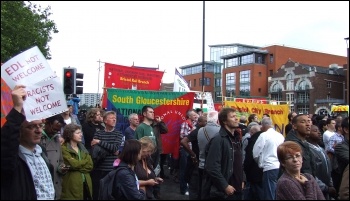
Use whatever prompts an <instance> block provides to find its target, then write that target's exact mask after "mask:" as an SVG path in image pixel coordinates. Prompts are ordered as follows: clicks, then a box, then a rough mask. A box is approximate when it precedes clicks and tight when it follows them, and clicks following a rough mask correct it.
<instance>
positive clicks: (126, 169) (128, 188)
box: [113, 139, 146, 200]
mask: <svg viewBox="0 0 350 201" xmlns="http://www.w3.org/2000/svg"><path fill="white" fill-rule="evenodd" d="M139 160H141V142H139V141H138V140H134V139H131V140H127V141H125V145H124V149H123V151H122V153H120V155H119V156H118V159H116V160H115V161H114V163H113V167H114V168H123V169H121V170H119V171H118V172H117V174H116V179H115V180H114V181H115V182H116V183H115V184H114V186H115V187H117V186H118V188H119V189H120V190H118V191H115V193H116V195H115V196H114V197H115V198H118V200H144V199H145V198H146V196H145V194H146V193H145V190H144V189H142V188H140V186H139V181H138V178H137V175H136V174H135V172H134V169H135V166H136V164H137V162H138V161H139Z"/></svg>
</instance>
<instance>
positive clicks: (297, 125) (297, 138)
mask: <svg viewBox="0 0 350 201" xmlns="http://www.w3.org/2000/svg"><path fill="white" fill-rule="evenodd" d="M292 125H293V130H294V131H295V132H290V133H289V135H287V136H286V138H285V141H293V142H296V143H298V144H299V146H300V147H301V149H302V154H303V157H302V160H303V162H302V167H301V170H300V171H301V173H309V174H311V175H313V176H315V169H316V166H315V161H314V159H313V157H314V156H313V154H312V152H311V150H310V147H309V144H307V143H306V138H307V137H308V136H309V135H310V131H311V125H312V123H311V119H310V118H309V117H308V116H307V115H306V114H298V115H297V116H295V117H294V118H293V120H292Z"/></svg>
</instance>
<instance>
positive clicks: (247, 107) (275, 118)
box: [225, 101, 289, 135]
mask: <svg viewBox="0 0 350 201" xmlns="http://www.w3.org/2000/svg"><path fill="white" fill-rule="evenodd" d="M225 107H231V108H234V109H236V110H237V113H238V115H239V116H241V115H246V116H247V117H248V116H249V115H250V114H257V115H258V117H259V119H261V118H262V116H263V114H268V115H270V118H271V119H272V122H273V124H274V127H275V130H276V131H277V132H280V133H282V134H284V135H285V127H286V126H287V124H288V113H289V107H288V105H269V104H256V103H243V102H234V101H225Z"/></svg>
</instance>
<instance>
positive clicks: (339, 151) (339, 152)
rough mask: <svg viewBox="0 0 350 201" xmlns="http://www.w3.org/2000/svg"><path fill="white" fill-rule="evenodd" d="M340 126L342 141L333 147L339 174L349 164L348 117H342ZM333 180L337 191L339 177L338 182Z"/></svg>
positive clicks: (341, 173)
mask: <svg viewBox="0 0 350 201" xmlns="http://www.w3.org/2000/svg"><path fill="white" fill-rule="evenodd" d="M341 127H342V129H343V135H344V141H343V142H342V143H339V144H337V145H336V146H335V148H334V155H335V157H336V159H337V163H338V168H337V171H338V172H339V173H340V176H342V175H343V173H344V170H345V168H346V166H347V165H349V117H345V118H344V119H343V121H342V123H341ZM333 182H334V186H335V188H336V189H337V190H338V192H339V186H340V182H341V179H339V183H338V184H336V183H335V181H334V180H333Z"/></svg>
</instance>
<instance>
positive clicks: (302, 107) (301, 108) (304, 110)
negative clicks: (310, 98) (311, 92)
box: [298, 105, 310, 114]
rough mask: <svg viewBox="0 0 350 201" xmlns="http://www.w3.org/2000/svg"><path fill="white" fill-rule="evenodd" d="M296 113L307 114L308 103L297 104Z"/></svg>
mask: <svg viewBox="0 0 350 201" xmlns="http://www.w3.org/2000/svg"><path fill="white" fill-rule="evenodd" d="M298 113H299V114H309V113H310V112H309V105H300V106H298Z"/></svg>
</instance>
